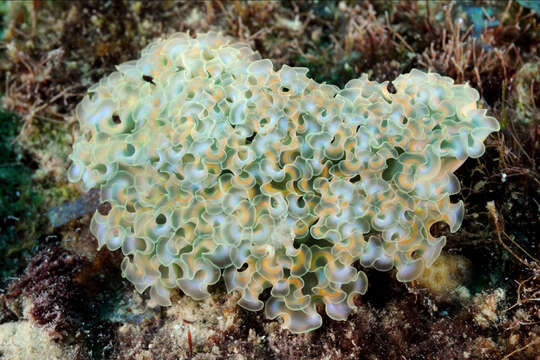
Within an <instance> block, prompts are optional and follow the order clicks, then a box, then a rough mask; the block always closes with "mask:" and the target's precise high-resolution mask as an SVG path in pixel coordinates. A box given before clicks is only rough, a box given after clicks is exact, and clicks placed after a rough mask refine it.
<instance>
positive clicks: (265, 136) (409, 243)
mask: <svg viewBox="0 0 540 360" xmlns="http://www.w3.org/2000/svg"><path fill="white" fill-rule="evenodd" d="M117 70H118V71H117V72H114V73H112V74H111V75H109V76H108V77H106V78H103V79H102V80H101V81H100V82H99V83H97V84H96V85H94V86H93V87H91V88H90V89H89V94H88V95H87V96H86V97H85V98H84V99H83V101H82V102H81V103H80V105H79V106H78V108H77V117H78V119H79V122H80V127H81V135H80V136H79V138H78V139H77V141H76V143H75V144H74V146H73V154H72V155H71V156H70V157H71V160H72V161H73V163H72V165H71V167H70V170H69V174H68V177H69V180H70V181H72V182H79V181H82V183H83V188H84V189H85V190H86V191H88V190H90V189H92V188H94V187H100V189H101V199H100V200H101V202H108V203H109V204H110V205H111V208H110V211H108V212H107V213H100V212H96V213H95V215H94V217H93V219H92V223H91V231H92V232H93V234H94V235H95V236H96V237H97V239H98V241H99V245H100V247H101V246H103V245H106V246H107V247H108V248H109V249H110V250H117V249H121V250H122V252H123V254H124V256H125V258H124V260H123V263H122V271H123V275H124V277H126V278H127V279H129V280H130V281H131V282H132V283H133V284H134V285H135V287H136V288H137V290H138V291H140V292H143V291H145V290H146V289H148V288H149V289H150V296H151V300H152V303H153V304H157V305H162V306H167V305H170V299H169V297H170V291H171V289H173V288H180V289H181V290H182V291H183V292H184V293H186V294H188V295H190V296H191V297H192V298H194V299H202V298H204V297H207V296H208V295H209V293H208V286H209V285H212V284H215V283H216V282H218V281H219V279H220V278H221V277H222V276H223V278H224V281H225V285H226V286H227V289H228V291H234V290H238V291H240V293H241V298H240V300H239V301H238V304H239V305H240V306H242V307H244V308H246V309H248V310H252V311H258V310H262V309H263V308H264V309H265V314H266V316H267V317H268V318H270V319H273V318H276V317H281V318H282V319H283V320H284V326H285V327H286V328H289V329H290V330H291V331H293V332H297V333H298V332H306V331H310V330H313V329H316V328H318V327H320V326H321V324H322V318H321V316H320V315H319V314H318V312H317V310H316V304H318V303H320V304H324V306H325V309H326V313H327V314H328V316H329V317H331V318H332V319H336V320H345V319H346V318H347V317H348V315H349V314H350V312H351V311H352V310H353V309H354V307H355V306H354V303H353V299H354V296H356V295H357V294H364V293H365V292H366V291H367V284H368V281H367V276H366V274H365V273H364V272H363V271H361V270H358V269H359V268H360V267H373V268H375V269H377V270H380V271H390V270H392V269H395V270H396V277H397V279H398V280H400V281H412V280H415V279H417V278H419V277H420V276H421V274H422V273H423V271H424V269H425V268H426V267H429V266H431V264H433V262H434V261H435V260H436V259H437V257H438V256H439V254H440V252H441V249H442V248H443V246H444V245H445V237H444V236H441V237H434V236H433V235H432V234H431V232H430V228H431V226H432V225H433V224H435V223H438V222H445V223H447V224H448V225H449V226H450V230H451V231H452V232H455V231H457V230H458V228H459V227H460V225H461V221H462V218H463V212H464V209H463V203H462V202H461V201H460V202H458V203H455V204H454V203H451V202H450V195H452V194H456V193H457V192H459V181H458V179H457V178H456V177H455V175H453V172H454V171H455V170H456V169H457V168H458V167H459V166H461V164H463V162H464V161H465V160H466V159H467V158H469V157H472V158H477V157H480V156H482V154H483V153H484V145H483V142H484V140H485V139H486V137H487V136H488V135H489V134H490V133H491V132H494V131H497V130H498V129H499V125H498V122H497V120H496V119H495V118H493V117H488V116H486V110H482V109H478V108H477V101H478V99H479V96H478V93H477V91H476V90H474V89H472V88H471V87H469V86H468V85H454V83H453V80H452V79H450V78H447V77H441V76H439V75H437V74H433V73H427V74H426V73H423V72H421V71H418V70H413V71H411V72H410V73H408V74H404V75H401V76H399V77H398V78H397V79H396V80H394V81H393V86H394V88H395V91H393V92H390V91H389V90H388V89H387V85H388V84H387V83H386V82H384V83H377V82H374V81H369V80H368V78H367V75H363V76H361V77H360V78H358V79H354V80H351V81H349V82H348V83H347V84H346V85H345V87H344V88H343V89H339V88H338V87H336V86H333V85H328V84H319V83H317V82H315V81H314V80H312V79H309V78H308V77H307V76H306V74H307V72H308V69H306V68H292V67H288V66H286V65H285V66H283V67H282V68H281V69H280V70H279V71H277V72H276V71H274V69H273V65H272V62H271V61H270V60H268V59H262V60H261V59H260V56H259V54H258V53H257V52H254V51H253V50H252V49H251V48H250V47H249V46H248V45H247V44H243V43H238V42H234V41H233V40H232V39H229V38H227V37H223V36H221V35H220V34H217V33H207V34H199V35H198V36H197V37H196V38H192V37H190V36H189V35H188V34H185V33H177V34H174V35H172V36H171V37H169V38H167V39H163V40H158V41H156V42H154V43H152V44H151V45H149V46H148V47H147V48H146V49H144V50H143V51H142V56H141V58H140V59H138V60H135V61H130V62H127V63H124V64H121V65H119V66H118V67H117ZM266 289H269V296H267V300H266V303H263V302H262V301H261V300H260V299H259V297H260V295H261V293H262V292H263V291H264V290H266Z"/></svg>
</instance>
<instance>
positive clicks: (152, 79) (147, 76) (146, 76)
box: [142, 75, 156, 85]
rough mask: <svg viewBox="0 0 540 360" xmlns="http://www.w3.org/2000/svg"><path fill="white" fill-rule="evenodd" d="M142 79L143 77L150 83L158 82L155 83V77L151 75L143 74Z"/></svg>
mask: <svg viewBox="0 0 540 360" xmlns="http://www.w3.org/2000/svg"><path fill="white" fill-rule="evenodd" d="M142 79H143V80H144V81H146V82H147V83H150V84H152V85H156V84H155V83H154V78H153V77H151V76H150V75H143V77H142Z"/></svg>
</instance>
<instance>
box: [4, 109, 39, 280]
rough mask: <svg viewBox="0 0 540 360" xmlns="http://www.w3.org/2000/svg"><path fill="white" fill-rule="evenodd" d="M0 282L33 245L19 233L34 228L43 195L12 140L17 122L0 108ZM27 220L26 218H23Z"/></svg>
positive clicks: (12, 272) (18, 122) (18, 263)
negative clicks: (35, 184)
mask: <svg viewBox="0 0 540 360" xmlns="http://www.w3.org/2000/svg"><path fill="white" fill-rule="evenodd" d="M0 124H1V126H0V228H1V231H0V285H2V286H3V285H4V282H5V280H6V278H7V277H9V276H12V275H14V274H15V273H16V271H17V269H18V267H19V266H20V263H21V259H22V257H24V255H25V254H27V253H28V251H29V250H30V248H31V247H32V246H33V244H34V241H33V237H27V236H21V233H22V232H23V231H24V232H26V233H34V232H35V231H36V222H35V221H30V220H31V219H35V218H36V217H37V215H38V208H39V206H40V205H41V204H42V203H43V197H42V196H41V195H40V194H39V192H38V191H37V190H36V189H35V188H34V186H33V185H32V173H33V169H31V168H30V167H29V166H28V165H25V164H24V163H23V154H22V153H21V152H20V151H19V149H18V147H17V146H16V145H15V143H14V140H15V137H16V136H17V134H18V133H19V128H20V125H21V124H20V121H19V119H18V118H17V117H16V116H15V115H14V114H11V113H8V112H6V111H4V110H0ZM26 220H28V221H26Z"/></svg>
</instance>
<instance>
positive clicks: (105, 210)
mask: <svg viewBox="0 0 540 360" xmlns="http://www.w3.org/2000/svg"><path fill="white" fill-rule="evenodd" d="M111 209H112V205H111V203H110V202H108V201H105V202H104V203H101V204H99V205H98V208H97V211H98V213H100V215H103V216H107V215H109V212H110V211H111Z"/></svg>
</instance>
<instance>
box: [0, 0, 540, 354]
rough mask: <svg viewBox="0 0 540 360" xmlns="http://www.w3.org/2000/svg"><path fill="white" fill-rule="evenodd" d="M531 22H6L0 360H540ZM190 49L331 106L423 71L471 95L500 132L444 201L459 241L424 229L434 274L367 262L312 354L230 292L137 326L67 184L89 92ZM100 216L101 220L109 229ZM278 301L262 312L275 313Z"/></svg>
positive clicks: (459, 15)
mask: <svg viewBox="0 0 540 360" xmlns="http://www.w3.org/2000/svg"><path fill="white" fill-rule="evenodd" d="M536 4H537V2H535V1H521V0H519V1H515V0H512V1H490V0H488V1H483V0H474V1H470V2H461V1H455V2H454V1H437V2H431V1H401V0H400V1H349V0H344V1H280V2H278V1H249V2H245V1H224V0H217V1H200V2H191V1H190V2H183V1H169V0H165V1H160V2H146V1H128V0H118V1H94V0H90V1H84V2H82V1H81V2H79V1H70V2H60V1H52V0H38V1H16V2H15V1H7V2H0V36H2V39H1V40H0V82H1V84H2V86H0V103H1V107H2V108H4V109H6V110H7V111H8V112H9V113H10V114H9V118H8V121H7V122H4V120H3V119H4V118H2V123H0V130H2V131H3V130H6V131H7V130H8V128H9V129H10V130H9V131H8V132H9V135H8V136H7V139H8V140H7V141H5V140H4V139H6V138H5V137H3V138H2V145H5V146H4V147H3V148H2V149H3V153H2V155H6V157H5V158H6V159H7V160H6V162H4V163H3V165H2V168H4V167H5V165H9V167H11V168H15V169H17V171H15V172H14V173H13V175H14V177H12V176H11V175H10V176H9V177H8V181H7V182H2V185H5V187H4V188H3V189H2V190H5V191H2V190H0V192H1V195H2V197H3V198H2V199H0V201H2V204H8V207H9V208H8V211H5V212H3V216H5V217H4V219H7V221H4V220H1V221H2V224H0V237H3V239H6V238H9V239H11V240H8V241H7V242H3V243H2V246H3V251H4V250H5V251H4V252H3V256H4V258H0V266H2V280H1V285H0V358H7V359H10V360H11V359H17V358H22V359H25V360H33V359H36V360H37V359H41V358H43V357H44V356H47V357H49V358H50V359H61V360H65V359H84V360H86V359H137V360H138V359H141V360H142V359H158V360H166V359H174V360H177V359H178V358H185V359H189V358H194V359H215V358H238V359H240V358H245V359H261V358H262V359H283V358H287V359H306V358H307V359H313V358H328V359H374V358H379V359H396V360H397V359H399V360H403V359H434V360H436V359H518V360H529V359H534V358H535V357H536V356H537V354H538V353H540V322H539V321H540V317H539V316H540V311H539V309H540V302H538V301H537V300H536V299H538V298H539V297H540V290H539V289H540V268H539V265H538V261H537V260H535V259H538V258H539V257H540V256H539V254H540V247H539V246H540V245H539V244H540V243H539V242H538V241H537V239H538V238H539V234H538V229H539V227H538V223H539V216H540V207H539V205H538V204H540V190H539V189H540V186H539V185H540V176H539V174H540V171H539V170H540V169H539V168H538V164H539V161H540V155H539V154H540V149H538V147H539V145H540V144H539V135H540V131H539V129H538V125H539V124H538V120H537V119H539V118H540V112H539V109H540V108H539V105H540V98H539V97H538V94H540V91H538V89H539V83H538V63H539V59H540V53H539V49H540V47H539V45H540V31H539V21H538V20H539V15H538V11H537V12H536V13H535V12H534V11H532V7H534V6H535V5H536ZM179 31H180V32H189V33H190V35H191V36H195V35H196V34H202V33H207V32H208V31H215V32H220V33H222V34H224V35H225V36H227V37H229V36H230V37H231V38H233V39H237V40H238V41H240V42H242V43H246V44H249V46H250V48H252V49H253V50H254V51H257V52H258V53H260V54H261V58H263V59H271V60H272V63H273V66H274V67H273V69H274V70H279V69H280V68H282V66H283V65H288V66H291V67H298V66H300V67H304V68H308V69H309V72H308V73H307V74H306V76H307V77H309V78H311V79H313V80H315V81H316V82H318V83H322V82H326V83H328V84H332V85H337V86H339V89H343V87H344V85H345V84H346V83H347V82H348V81H349V80H350V79H354V78H357V77H359V76H360V74H367V75H368V78H369V80H371V81H373V84H377V85H378V84H381V83H384V82H386V81H392V82H391V83H389V84H388V90H389V92H390V94H392V92H393V91H394V89H395V88H394V83H393V80H394V79H396V78H397V77H398V76H399V75H400V74H409V73H410V72H411V70H412V69H421V71H423V72H432V73H438V74H441V76H443V77H450V78H452V79H454V80H455V84H469V86H470V87H472V88H474V89H476V90H477V91H478V93H479V95H480V98H479V99H478V105H477V106H478V108H482V109H486V110H487V113H488V114H490V115H491V116H493V117H494V118H496V119H497V120H499V121H500V124H501V130H500V131H498V132H496V133H493V134H491V135H490V136H488V138H487V139H486V140H485V141H484V146H485V154H484V155H483V156H482V157H479V158H476V159H471V158H469V159H468V160H466V161H465V162H464V163H463V165H461V167H459V168H458V169H457V170H456V171H455V172H454V175H455V176H456V177H457V179H459V181H460V183H461V191H460V192H459V193H457V194H454V195H450V196H449V197H450V200H451V201H450V202H451V203H459V202H460V201H462V202H463V205H464V209H465V211H464V216H463V221H462V223H461V227H460V229H459V231H456V232H454V233H452V232H450V231H449V230H450V228H449V226H448V225H447V224H445V223H444V222H438V223H435V224H433V225H432V226H431V229H430V230H431V231H430V233H431V235H432V236H433V237H434V238H439V237H442V236H445V237H446V245H445V246H444V248H443V250H442V253H441V255H440V256H439V257H438V258H437V260H436V261H435V262H434V263H433V265H432V266H431V267H430V268H429V271H424V273H423V274H422V275H421V276H420V277H419V278H418V279H416V280H413V281H410V282H399V281H397V280H396V277H395V270H394V271H386V272H382V271H378V270H377V269H374V268H372V267H363V266H361V264H359V262H358V261H357V262H356V263H354V268H355V269H356V271H362V272H364V273H365V274H366V278H367V279H368V280H369V286H368V287H369V289H368V291H367V292H366V293H365V294H364V295H362V296H352V297H351V299H353V302H354V304H353V305H354V307H351V309H352V311H351V312H350V314H349V315H348V318H347V321H335V320H333V319H331V318H330V317H329V316H328V315H327V313H326V311H325V310H324V302H322V301H318V302H316V305H315V307H316V309H317V312H318V314H319V315H320V316H321V317H322V322H323V325H322V326H321V327H319V328H318V329H316V330H313V331H309V332H306V333H302V334H293V333H291V331H290V330H287V329H283V326H282V325H283V324H282V321H281V320H279V321H275V320H268V319H266V318H265V314H264V311H258V312H251V311H245V310H244V309H243V308H242V307H241V306H238V305H237V302H238V300H239V299H240V297H241V293H239V292H237V291H234V292H232V293H230V294H226V292H227V288H226V284H225V283H224V282H222V281H219V282H217V283H216V284H214V285H211V286H209V287H208V289H207V291H208V293H209V294H210V295H209V297H207V298H205V299H203V300H199V301H194V300H192V298H191V297H190V296H187V295H184V294H183V292H182V291H180V290H176V289H174V288H170V289H169V295H170V300H171V305H170V306H167V307H158V308H155V309H154V310H152V309H150V308H148V307H146V304H147V303H148V302H150V300H151V297H150V295H149V292H148V291H146V292H144V293H142V294H139V293H138V292H137V291H136V290H135V289H134V287H133V286H132V284H131V283H130V282H129V281H125V280H123V279H122V278H121V274H120V272H121V262H122V259H123V254H122V252H121V249H119V250H117V251H113V252H110V251H109V250H108V248H107V246H103V247H102V248H101V250H100V251H99V252H98V251H97V249H96V247H97V243H98V242H97V241H96V238H95V237H94V236H93V235H92V234H91V233H90V224H91V219H92V213H93V212H94V211H95V207H96V205H97V204H96V202H97V201H98V199H96V196H98V195H99V194H98V193H99V191H98V190H97V188H96V189H94V190H91V192H90V193H88V194H85V193H84V191H83V189H81V186H80V184H81V183H78V184H73V183H68V182H67V179H66V178H67V177H66V175H67V169H68V166H69V164H70V160H69V158H68V156H69V154H70V153H71V152H72V145H73V143H74V142H75V141H76V139H79V137H80V135H81V132H80V129H79V123H78V119H77V118H76V116H75V115H76V112H75V107H76V105H77V104H78V103H79V102H80V101H81V100H82V99H83V97H84V96H85V94H86V91H87V89H88V88H89V87H90V86H91V85H92V84H95V83H97V82H98V81H99V80H100V79H101V78H103V77H104V76H106V75H108V74H110V73H112V72H114V71H115V70H116V69H115V66H117V65H118V64H121V63H123V62H125V61H128V60H130V59H136V58H138V57H139V56H140V55H139V54H140V51H141V49H144V48H145V47H147V46H148V45H149V44H150V42H151V41H152V40H154V39H157V38H166V37H167V36H170V35H171V34H174V33H176V32H179ZM137 83H141V84H142V86H145V85H146V84H147V83H146V82H137ZM154 83H155V81H154ZM148 85H151V84H148ZM156 85H158V84H156ZM339 89H338V90H339ZM340 91H341V90H340ZM11 114H14V115H15V116H12V115H11ZM4 125H6V127H4ZM9 154H11V155H9ZM24 169H26V170H24ZM18 175H21V177H22V179H21V181H20V182H18V180H16V179H17V176H18ZM357 184H358V183H357ZM84 190H86V189H84ZM295 191H296V189H295ZM19 197H20V198H21V199H25V200H23V201H18V199H19ZM5 199H7V200H5ZM488 203H489V204H491V205H490V207H489V208H488V207H487V204H488ZM11 205H13V207H11ZM106 205H109V207H107V206H103V207H100V209H99V212H100V213H101V214H107V213H108V211H110V209H111V207H110V204H106ZM16 206H20V207H19V208H18V210H13V211H12V210H11V209H15V207H16ZM4 209H6V208H4ZM2 210H3V209H2ZM85 212H86V213H85ZM12 215H14V216H15V218H17V219H18V220H15V219H14V218H11V216H12ZM4 224H7V226H4ZM315 240H317V239H309V241H308V242H307V244H306V246H307V245H310V244H312V242H313V241H315ZM364 241H369V234H366V236H365V238H364ZM298 243H299V241H297V242H296V244H295V242H294V241H293V247H295V245H298ZM330 245H331V244H329V243H325V244H324V246H330ZM60 248H61V249H60ZM62 249H65V250H67V252H66V251H64V250H62ZM8 254H9V255H8ZM415 255H416V254H415ZM45 259H48V260H47V261H46V262H45V261H44V260H45ZM67 259H73V260H74V262H70V261H65V260H67ZM4 260H5V261H4ZM47 264H49V265H47ZM240 270H242V268H240ZM32 279H35V281H32ZM17 289H19V290H20V291H18V290H17ZM43 289H45V291H43V294H41V295H42V296H40V292H41V291H42V290H43ZM54 289H56V290H58V292H59V294H56V293H55V290H54ZM61 289H66V290H69V289H72V290H76V291H70V290H69V291H65V292H63V291H62V290H61ZM12 290H13V291H14V292H12ZM15 290H17V291H15ZM270 292H271V288H267V289H265V291H263V292H262V294H261V295H260V297H259V299H260V300H261V301H263V302H265V301H267V300H268V299H269V297H270V296H272V294H271V293H270ZM10 293H11V295H13V296H9V295H10ZM81 294H82V295H81ZM80 297H83V298H84V299H85V302H86V303H85V304H83V306H80V305H81V303H80V301H79V299H80ZM55 299H56V300H55ZM56 302H58V304H59V305H60V308H59V309H55V306H56ZM32 308H34V309H39V312H32V311H31V309H32ZM42 315H43V316H42ZM64 324H65V325H66V327H63V326H64ZM57 325H60V327H57ZM62 327H63V329H65V330H61V331H56V330H55V329H62ZM30 339H31V341H29V340H30ZM48 339H49V340H48ZM44 343H47V346H42V345H43V344H44ZM58 353H61V354H60V355H58Z"/></svg>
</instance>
